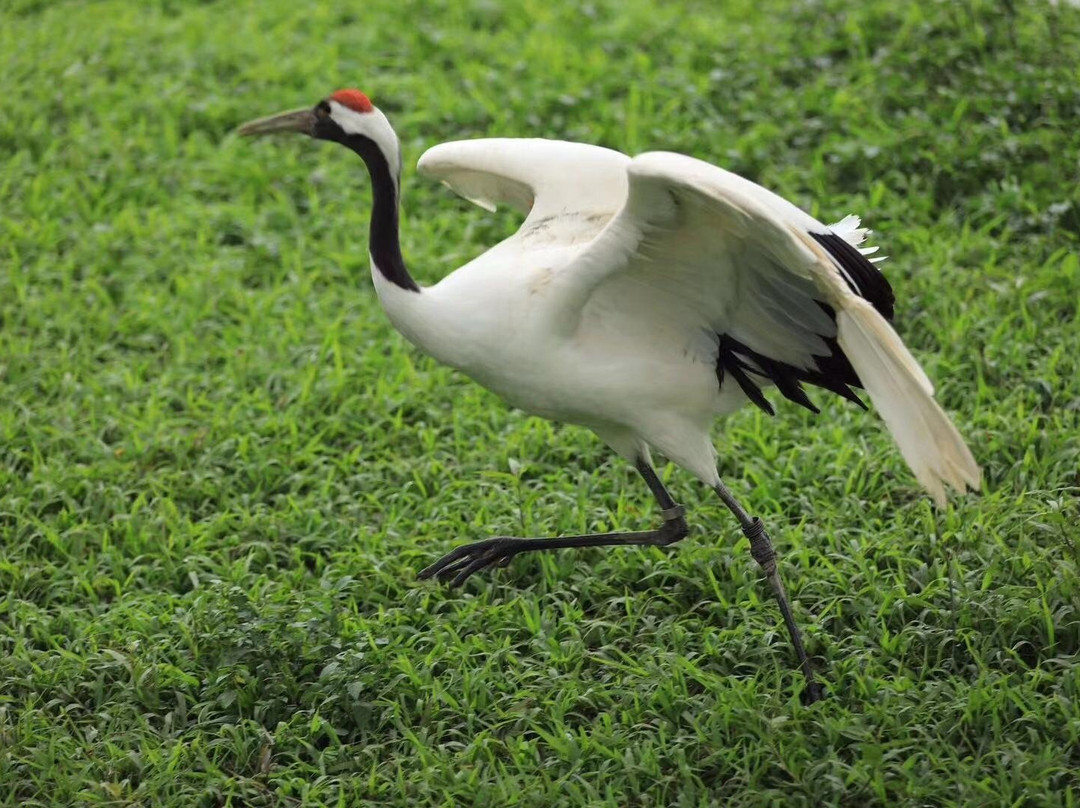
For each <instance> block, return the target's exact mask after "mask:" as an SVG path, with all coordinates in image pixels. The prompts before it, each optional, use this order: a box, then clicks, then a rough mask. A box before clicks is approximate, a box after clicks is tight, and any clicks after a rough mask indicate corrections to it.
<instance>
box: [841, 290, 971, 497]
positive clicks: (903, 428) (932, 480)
mask: <svg viewBox="0 0 1080 808" xmlns="http://www.w3.org/2000/svg"><path fill="white" fill-rule="evenodd" d="M836 321H837V329H838V339H839V342H840V347H841V348H843V350H844V353H845V354H847V357H848V359H850V360H851V365H852V367H854V368H855V372H856V373H857V374H858V375H859V379H860V380H861V381H862V384H863V387H865V388H866V392H867V393H868V394H869V395H870V400H871V401H872V402H874V407H876V408H877V411H878V412H879V413H881V417H882V418H883V419H884V420H885V424H886V425H887V426H888V427H889V432H891V433H892V436H893V438H894V439H895V440H896V443H897V445H898V446H899V447H900V453H901V454H902V455H903V456H904V460H906V461H907V464H908V465H909V466H910V467H911V470H912V471H913V472H914V473H915V477H916V479H918V481H919V482H920V483H922V485H923V487H924V488H925V489H926V490H927V491H928V492H929V493H930V496H931V497H933V499H934V502H936V503H937V504H938V505H939V506H944V504H945V484H948V485H950V486H952V487H953V488H955V489H956V490H958V491H964V490H965V489H966V487H968V486H970V487H971V488H972V489H974V490H977V489H978V488H979V483H980V478H981V472H980V470H979V467H978V465H976V463H975V458H974V457H972V455H971V451H970V450H969V449H968V447H967V445H966V444H965V443H964V439H963V438H962V437H960V433H959V432H957V431H956V427H954V426H953V425H952V422H951V421H950V420H949V417H948V416H947V415H946V414H945V412H944V411H943V410H942V409H941V407H939V406H938V404H937V402H936V401H934V398H933V394H934V388H933V386H932V385H931V384H930V380H929V379H928V378H927V377H926V374H925V373H924V372H923V370H922V368H921V367H919V363H918V362H916V361H915V358H914V357H913V356H912V355H911V353H910V352H909V351H908V349H907V348H906V347H905V346H904V343H903V342H901V341H900V337H899V336H897V334H896V332H895V331H893V329H892V326H890V325H889V323H888V322H886V320H885V318H884V317H882V316H881V315H880V314H878V312H877V311H876V310H875V309H874V307H873V306H871V305H870V304H869V303H868V302H867V301H865V300H863V299H862V298H858V297H854V296H852V297H849V298H848V299H846V300H845V301H844V304H843V306H841V308H840V311H839V312H838V314H837V318H836Z"/></svg>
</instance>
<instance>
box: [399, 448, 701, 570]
mask: <svg viewBox="0 0 1080 808" xmlns="http://www.w3.org/2000/svg"><path fill="white" fill-rule="evenodd" d="M637 470H638V472H639V473H640V474H641V476H642V477H643V478H645V483H646V485H648V486H649V490H650V491H652V493H653V496H654V497H655V498H656V501H657V503H658V504H659V505H660V515H661V516H662V517H663V518H664V521H663V523H662V524H661V525H660V527H658V528H656V529H655V530H641V531H637V532H633V533H590V534H587V535H584V536H559V537H556V538H550V539H522V538H517V537H516V536H498V537H496V538H493V539H485V540H484V541H478V542H474V543H473V544H465V545H462V546H461V547H457V548H455V549H454V550H451V551H450V552H449V553H447V554H446V555H444V556H443V557H442V558H440V559H439V560H438V561H436V562H435V563H434V564H432V565H431V566H430V567H428V568H427V569H425V570H422V571H421V572H420V578H422V579H423V578H438V579H439V580H440V581H449V582H450V585H451V586H459V585H461V584H463V583H465V581H466V580H467V579H468V578H469V576H470V575H472V574H473V573H476V572H480V571H481V570H484V569H488V568H490V567H494V566H499V567H504V566H506V565H507V564H509V563H510V560H511V559H513V558H514V556H516V555H518V554H519V553H531V552H535V551H537V550H562V549H564V548H569V547H611V546H621V547H625V546H628V545H654V546H657V547H666V546H667V545H669V544H674V543H675V542H677V541H679V540H680V539H682V538H684V537H685V536H686V534H687V533H688V532H689V528H688V527H687V525H686V519H685V516H684V514H685V510H684V509H683V507H682V505H678V504H676V502H675V500H673V499H672V498H671V495H670V494H669V493H668V492H667V489H666V488H664V484H663V483H662V482H660V478H659V477H657V476H656V472H655V471H654V470H653V468H652V466H650V465H649V464H648V463H647V462H645V461H644V460H639V461H638V463H637Z"/></svg>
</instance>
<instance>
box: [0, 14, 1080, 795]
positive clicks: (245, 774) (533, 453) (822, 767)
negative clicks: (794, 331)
mask: <svg viewBox="0 0 1080 808" xmlns="http://www.w3.org/2000/svg"><path fill="white" fill-rule="evenodd" d="M1078 65H1080V9H1077V8H1074V7H1071V6H1070V5H1069V4H1066V3H1061V4H1049V3H1036V2H1023V1H1022V0H1014V1H1013V2H1009V3H998V2H990V0H971V1H970V2H960V1H959V0H957V1H956V2H938V3H914V2H910V3H909V2H896V0H873V2H866V3H852V2H849V1H847V0H821V1H820V2H795V0H789V2H779V0H766V1H765V2H761V1H760V0H734V1H733V2H725V3H713V2H697V3H663V4H660V3H655V4H654V3H651V2H643V0H626V1H625V2H616V0H595V2H582V3H571V2H552V0H521V2H514V3H505V4H504V3H499V2H488V1H487V0H475V1H474V2H465V1H464V0H442V2H421V0H397V2H385V1H384V0H378V1H377V2H376V1H375V0H368V2H363V3H350V4H322V5H321V7H318V8H317V7H314V6H311V7H308V4H300V3H294V2H287V0H262V2H259V3H253V2H239V1H236V2H224V1H223V2H202V3H200V2H184V1H183V0H161V1H160V2H156V3H145V4H144V3H134V2H121V1H120V0H106V1H104V2H90V1H89V0H88V1H87V2H46V1H45V0H5V2H4V3H3V4H2V7H0V66H2V69H0V99H2V100H0V159H2V161H3V163H2V165H3V168H2V170H0V435H2V439H0V459H2V460H0V804H3V805H12V806H14V805H21V806H60V805H102V806H104V805H110V806H120V805H144V806H189V805H207V806H216V805H232V806H261V805H278V804H281V805H304V806H319V805H327V806H331V805H332V806H348V805H357V804H361V803H364V802H365V801H367V802H370V803H371V804H376V803H377V804H383V805H401V806H421V805H442V806H452V805H468V804H475V805H485V806H486V805H491V806H515V805H520V806H544V807H545V808H547V807H549V806H564V805H565V806H571V805H574V806H576V805H590V806H594V805H605V806H611V808H615V807H616V806H620V807H621V806H657V807H664V806H704V805H713V804H716V805H738V806H742V805H763V806H764V805H777V804H783V805H793V806H800V805H805V806H817V805H833V804H837V805H846V806H864V805H882V806H884V805H932V806H945V805H963V806H971V805H1017V806H1020V805H1023V806H1043V805H1048V806H1050V805H1061V806H1077V805H1080V796H1077V794H1078V790H1080V775H1078V774H1077V772H1078V770H1080V672H1078V665H1080V582H1078V577H1077V576H1078V565H1080V528H1078V527H1077V525H1078V524H1080V313H1078V303H1080V260H1078V246H1080V244H1078V241H1080V69H1078ZM343 86H358V87H360V88H362V89H364V90H365V91H367V92H368V93H369V94H370V95H371V96H372V98H373V100H374V101H375V103H376V104H377V105H379V106H380V107H381V108H382V109H383V110H384V111H386V112H387V114H388V115H389V116H390V118H391V119H392V121H393V122H394V123H395V125H396V126H397V128H398V131H399V133H400V134H401V137H402V144H403V150H404V152H405V159H406V171H405V178H404V182H405V199H404V213H403V216H404V225H403V227H404V230H403V247H404V251H405V254H406V257H407V258H408V260H409V261H410V265H411V267H412V268H413V270H414V273H415V275H416V276H417V277H418V279H419V280H421V282H433V281H435V280H437V279H438V278H439V277H441V276H443V275H444V274H446V273H448V272H450V271H451V270H452V269H453V268H454V267H455V266H458V265H460V264H461V263H464V261H466V260H467V259H468V258H470V257H471V256H473V255H475V254H477V253H479V252H481V251H482V250H483V249H485V247H486V246H488V245H491V244H493V243H494V242H495V241H497V240H498V239H500V238H501V237H503V236H504V235H505V234H507V233H509V232H512V230H513V228H514V227H515V226H516V224H517V219H516V218H515V216H514V215H513V214H512V213H508V212H504V211H500V212H498V213H497V214H494V215H492V214H489V213H487V212H485V211H482V210H480V209H479V208H475V207H472V206H470V205H469V204H468V203H467V202H464V201H463V200H460V199H457V198H456V197H453V196H452V195H451V194H450V193H449V192H448V191H446V190H445V189H443V188H441V187H439V186H437V185H434V184H432V183H428V182H425V181H421V180H419V179H418V178H417V177H416V174H415V171H414V170H413V166H414V165H415V161H416V159H417V158H418V157H419V156H420V154H421V153H422V151H423V150H424V149H425V148H427V147H428V146H431V145H433V144H435V143H438V142H441V141H444V140H453V139H459V138H468V137H476V136H548V137H559V138H565V139H570V140H582V141H588V142H592V143H599V144H603V145H607V146H611V147H614V148H618V149H621V150H623V151H626V152H630V153H635V152H640V151H645V150H649V149H656V148H663V149H670V150H674V151H682V152H686V153H689V154H693V155H695V156H698V157H702V158H705V159H708V160H711V161H713V162H716V163H718V164H721V165H723V166H725V167H726V168H728V169H730V170H733V171H736V172H738V173H740V174H743V175H745V176H747V177H750V178H751V179H754V180H755V181H758V182H761V183H762V184H764V185H766V186H768V187H770V188H772V189H774V190H776V191H778V192H780V193H781V194H782V195H784V196H786V197H788V198H789V199H791V200H793V201H794V202H796V203H797V204H799V205H801V206H802V207H804V208H806V209H807V210H809V211H810V212H812V213H814V214H815V215H817V216H818V217H819V218H822V219H824V220H826V221H835V220H836V219H839V218H840V217H842V216H843V215H845V214H847V213H849V212H858V213H860V214H862V215H863V216H864V219H865V221H866V223H867V224H868V225H869V226H870V227H872V228H873V229H874V230H875V236H874V238H875V241H876V243H879V244H881V245H882V246H883V248H884V249H883V251H884V252H885V253H886V254H888V255H889V256H890V259H889V261H888V262H887V263H886V264H885V265H884V266H885V269H886V271H887V273H888V276H889V278H890V280H891V282H892V284H893V286H894V288H895V289H896V292H897V298H898V305H897V320H896V323H897V328H898V330H899V332H900V333H901V334H902V335H903V337H904V338H905V340H906V341H907V342H908V344H909V345H910V346H911V347H912V350H913V351H914V352H915V354H916V355H917V356H918V357H919V358H920V360H921V361H922V362H923V363H924V365H925V367H926V369H927V371H928V373H929V375H930V376H931V378H932V379H934V380H935V381H936V383H937V388H938V397H939V399H940V400H941V401H942V403H943V405H944V406H945V407H946V409H948V410H949V411H950V412H951V413H952V414H953V416H954V418H955V421H956V423H957V425H958V427H959V428H960V430H961V431H962V432H963V433H964V434H965V435H966V436H967V438H968V440H969V442H970V444H971V446H972V448H973V450H974V452H975V455H976V457H977V458H978V460H979V462H980V463H981V464H982V467H983V470H984V477H985V480H984V488H983V491H982V492H980V493H979V494H970V495H967V496H960V497H955V498H954V499H953V501H952V502H951V504H950V505H949V507H948V508H947V509H946V510H944V511H940V512H936V511H934V510H933V508H932V507H931V505H930V504H929V501H928V499H927V498H926V497H925V496H924V495H923V494H922V493H921V492H920V490H919V489H918V486H917V484H916V483H915V481H914V479H913V477H912V475H911V474H910V472H909V471H908V470H907V468H906V467H905V466H904V463H903V460H902V459H901V457H900V455H899V453H898V452H897V451H896V449H895V448H894V446H893V444H892V442H891V440H890V439H889V437H888V435H887V433H886V432H885V430H884V428H883V425H882V424H881V422H880V419H878V418H877V417H876V416H875V415H873V414H872V413H870V414H867V413H863V412H862V411H860V410H859V409H858V408H856V407H854V406H852V405H851V404H849V403H847V402H845V401H842V400H840V399H838V398H836V397H835V396H828V395H826V394H824V393H822V392H820V391H814V392H813V393H812V395H813V397H814V398H815V399H816V401H817V402H818V403H819V404H820V405H821V406H822V409H823V411H822V414H821V415H820V416H816V417H815V416H814V415H812V414H811V413H809V412H807V411H805V410H803V409H802V408H800V407H798V406H796V405H794V404H791V403H789V402H786V401H784V400H783V399H781V398H780V397H779V396H777V395H776V394H775V392H774V393H772V399H773V401H774V402H775V403H776V405H777V409H778V414H777V416H776V417H775V418H769V417H767V416H765V415H764V414H763V413H761V412H760V411H757V410H756V409H754V408H746V409H744V411H742V412H741V413H739V414H738V415H736V416H735V417H732V418H730V419H728V420H727V421H725V422H723V423H721V424H718V426H717V430H716V433H715V435H716V443H717V446H718V448H719V452H720V458H721V473H722V474H723V475H724V477H725V479H726V480H727V481H728V483H729V485H730V486H731V487H732V488H733V490H734V491H735V493H736V495H737V496H739V497H740V498H741V499H742V500H744V501H745V503H746V504H747V505H748V506H749V507H751V508H752V510H753V511H754V512H756V513H757V514H759V515H760V516H762V517H763V518H764V519H765V521H766V522H767V523H768V524H769V525H770V528H771V532H772V534H773V537H774V540H775V541H776V543H777V546H778V549H779V551H780V552H781V553H782V557H783V564H782V566H783V573H784V576H785V580H786V583H787V586H788V590H789V592H790V594H791V596H792V598H793V599H794V602H795V610H796V615H797V618H798V620H799V621H800V623H801V625H802V626H803V629H804V631H805V634H806V638H807V642H808V647H809V650H810V652H811V653H812V655H813V656H814V659H815V664H816V666H817V668H818V670H819V671H820V675H821V678H822V679H823V680H824V682H825V683H826V685H827V687H828V689H829V691H830V697H829V698H828V699H827V700H825V701H823V702H820V703H818V704H815V705H813V706H810V707H805V706H803V705H802V704H801V703H800V700H799V698H798V691H799V689H800V688H801V681H800V677H799V674H798V673H797V671H796V670H795V669H794V667H793V664H792V655H791V650H790V645H789V642H788V639H787V636H786V633H785V631H784V628H783V625H782V623H781V622H780V620H779V614H778V612H777V609H776V606H775V604H774V602H773V601H772V600H771V597H770V596H769V593H768V590H767V587H766V586H765V584H764V583H763V581H762V580H761V579H760V573H759V570H758V568H757V567H756V565H755V564H754V563H753V562H752V560H751V559H750V557H749V553H748V549H747V547H748V546H747V542H746V540H745V539H744V538H743V537H742V536H741V535H740V534H739V532H738V530H737V526H736V525H735V524H734V522H733V520H732V519H731V517H730V516H729V515H728V514H727V512H726V511H725V510H724V509H723V507H722V506H721V505H720V503H719V502H718V501H716V500H715V498H714V497H713V496H712V495H711V492H709V491H707V490H703V489H702V488H701V486H700V485H698V484H697V483H695V482H694V481H693V480H691V479H690V478H689V477H688V476H687V475H686V474H684V473H682V472H679V471H678V470H676V469H674V468H672V467H667V468H664V469H663V474H664V477H665V479H666V481H667V482H668V484H669V486H670V488H671V490H672V492H673V494H674V495H675V496H676V497H677V498H678V499H679V500H680V501H682V502H684V503H685V504H686V505H687V507H688V508H689V511H690V522H691V526H692V533H691V536H690V538H689V539H687V540H686V541H684V542H682V543H680V544H679V545H676V546H675V547H673V548H671V549H670V550H667V551H662V550H659V549H656V548H649V549H618V550H610V551H603V550H588V551H583V552H577V553H574V552H562V553H558V554H554V555H550V556H549V557H545V558H528V557H522V558H519V559H518V560H516V561H515V562H514V563H513V564H512V565H511V566H510V567H509V568H508V569H505V570H500V571H498V572H496V573H494V574H488V575H481V576H477V577H475V578H474V579H472V580H471V581H470V582H469V583H468V585H467V586H466V587H465V588H464V589H463V590H447V589H445V588H443V587H440V586H439V585H437V584H432V583H427V582H418V581H417V579H416V572H417V571H418V570H419V569H421V568H422V567H424V566H426V565H427V564H429V563H431V562H432V561H434V560H435V559H436V558H437V557H438V556H439V555H440V554H442V553H443V552H445V551H447V550H448V549H450V548H451V547H453V546H456V545H457V544H459V543H461V542H464V541H468V540H475V539H479V538H484V537H486V536H488V535H495V534H507V533H509V534H517V535H538V536H539V535H554V534H560V533H580V532H587V531H593V530H613V529H642V528H644V527H647V526H650V525H651V524H653V522H654V520H655V518H656V516H655V510H654V507H653V505H652V504H651V500H650V497H649V495H648V491H647V490H646V489H645V487H644V486H643V485H642V484H641V482H640V480H639V479H637V478H636V475H635V474H634V472H633V470H632V469H630V468H628V467H627V466H626V465H625V464H624V463H622V462H620V461H618V460H616V459H614V458H612V457H611V456H610V454H609V453H608V452H607V451H606V450H605V448H604V447H603V446H602V445H601V444H600V443H599V441H598V440H596V439H595V438H594V437H593V436H592V435H591V433H588V432H587V431H585V430H582V429H579V428H575V427H568V426H562V425H554V424H551V423H548V422H546V421H542V420H539V419H535V418H529V417H526V416H525V415H523V414H522V413H520V412H517V411H514V410H511V409H509V408H508V407H507V406H505V405H504V404H503V403H502V402H500V401H499V400H498V399H497V398H496V397H495V396H493V395H491V394H489V393H488V392H486V391H484V390H483V389H481V388H479V387H478V386H476V385H475V384H473V383H471V382H470V381H469V380H467V379H465V378H464V377H462V376H460V375H458V374H456V373H454V372H452V371H450V370H448V369H446V368H443V367H440V366H438V365H436V364H435V363H433V362H432V361H430V360H428V359H426V358H424V357H423V356H421V355H419V354H418V353H417V352H416V351H414V350H413V349H411V348H410V347H409V346H408V345H407V344H406V343H405V342H404V340H403V339H402V338H401V337H399V336H398V335H397V334H396V333H395V332H394V331H393V330H392V329H391V327H390V326H389V324H388V322H387V321H386V319H385V317H384V316H383V314H382V312H381V311H380V310H379V306H378V302H377V300H376V298H375V296H374V293H373V291H372V288H371V282H370V279H369V276H368V262H367V216H368V211H369V201H370V200H369V195H368V188H367V181H366V177H365V175H364V173H363V171H362V166H361V165H360V163H359V161H358V160H356V158H355V157H354V156H352V155H350V154H349V153H348V152H346V151H344V150H342V149H340V148H336V147H333V146H329V145H325V144H314V143H311V142H305V141H303V140H301V139H299V138H296V139H293V140H278V141H265V142H253V141H247V140H244V139H241V138H238V137H236V136H235V135H234V134H232V130H233V128H234V127H235V126H237V125H238V124H239V123H241V122H243V121H245V120H247V119H249V118H253V117H257V116H260V115H265V114H269V113H272V112H276V111H279V110H282V109H288V108H290V107H295V106H302V105H306V104H314V103H315V102H316V101H317V100H318V99H319V98H321V97H322V96H324V95H326V94H328V93H329V92H331V91H332V90H335V89H337V88H339V87H343ZM508 271H512V269H510V268H508Z"/></svg>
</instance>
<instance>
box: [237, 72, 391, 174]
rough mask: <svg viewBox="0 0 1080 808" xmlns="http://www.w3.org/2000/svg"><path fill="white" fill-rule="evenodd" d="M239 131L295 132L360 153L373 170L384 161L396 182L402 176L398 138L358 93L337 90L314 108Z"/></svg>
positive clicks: (258, 121)
mask: <svg viewBox="0 0 1080 808" xmlns="http://www.w3.org/2000/svg"><path fill="white" fill-rule="evenodd" d="M236 131H237V133H238V134H241V135H246V136H252V135H269V134H275V133H277V132H295V133H298V134H302V135H307V136H308V137H311V138H315V139H316V140H330V141H333V142H335V143H341V144H342V145H345V146H348V147H349V148H351V149H352V150H353V151H355V152H357V153H358V154H359V155H360V156H361V157H362V158H363V159H364V162H366V163H367V164H368V167H369V168H371V169H374V168H375V167H376V165H377V164H378V163H379V161H384V162H385V164H386V166H387V167H388V168H389V169H390V171H391V173H392V175H393V176H394V177H395V179H396V177H397V176H400V174H401V147H400V145H399V144H398V139H397V135H396V134H395V133H394V130H393V127H391V126H390V122H389V121H388V120H387V119H386V116H385V115H383V114H382V112H381V111H380V110H379V109H378V108H376V107H375V106H374V105H373V104H372V103H371V101H370V99H368V97H367V96H366V95H364V93H362V92H360V91H359V90H352V89H349V90H338V91H337V92H334V93H331V94H330V95H329V96H327V97H326V98H324V99H322V100H321V101H320V102H319V103H318V104H316V105H315V106H314V107H304V108H303V109H294V110H291V111H289V112H280V113H278V114H276V115H270V116H268V117H266V118H258V119H256V120H254V121H248V122H247V123H245V124H243V125H242V126H240V127H239V128H238V129H237V130H236Z"/></svg>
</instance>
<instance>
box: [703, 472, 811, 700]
mask: <svg viewBox="0 0 1080 808" xmlns="http://www.w3.org/2000/svg"><path fill="white" fill-rule="evenodd" d="M716 493H717V495H718V496H719V497H720V499H721V500H723V502H724V504H725V505H726V506H727V507H728V510H729V511H731V512H732V513H733V514H735V518H736V519H738V520H739V525H740V526H741V527H742V532H743V535H744V536H746V538H748V539H749V540H750V555H752V556H753V557H754V560H755V561H756V562H757V563H758V564H760V565H761V568H762V569H763V570H764V571H765V575H766V577H767V578H768V579H769V584H770V585H771V586H772V590H773V594H774V595H776V602H777V603H778V604H779V606H780V614H782V615H783V617H784V623H785V624H786V625H787V629H788V633H789V634H790V635H791V644H792V645H793V646H795V655H796V656H798V658H799V666H800V667H801V668H802V672H803V676H805V677H806V689H805V690H804V691H803V701H804V702H805V703H806V704H813V703H814V702H815V701H817V700H818V699H821V698H824V696H825V691H824V689H823V688H822V687H821V685H820V684H819V683H818V682H817V681H815V679H814V669H813V668H812V667H811V666H810V658H809V657H808V656H807V655H806V649H805V648H804V647H803V642H802V635H801V634H800V633H799V627H798V626H797V625H795V616H794V615H793V614H792V613H791V605H790V604H789V603H788V597H787V591H786V590H785V589H784V582H783V581H782V580H780V570H779V568H778V567H777V563H776V551H775V550H773V546H772V541H771V540H770V539H769V534H768V533H767V532H766V531H765V525H764V523H762V521H761V520H760V519H758V518H757V517H756V516H755V517H750V515H749V514H747V512H746V511H745V510H744V509H743V507H742V506H741V505H740V504H739V503H738V502H737V501H736V499H735V497H733V496H732V495H731V491H729V490H728V488H727V486H726V485H724V484H723V483H722V482H721V483H720V484H719V485H717V486H716Z"/></svg>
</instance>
